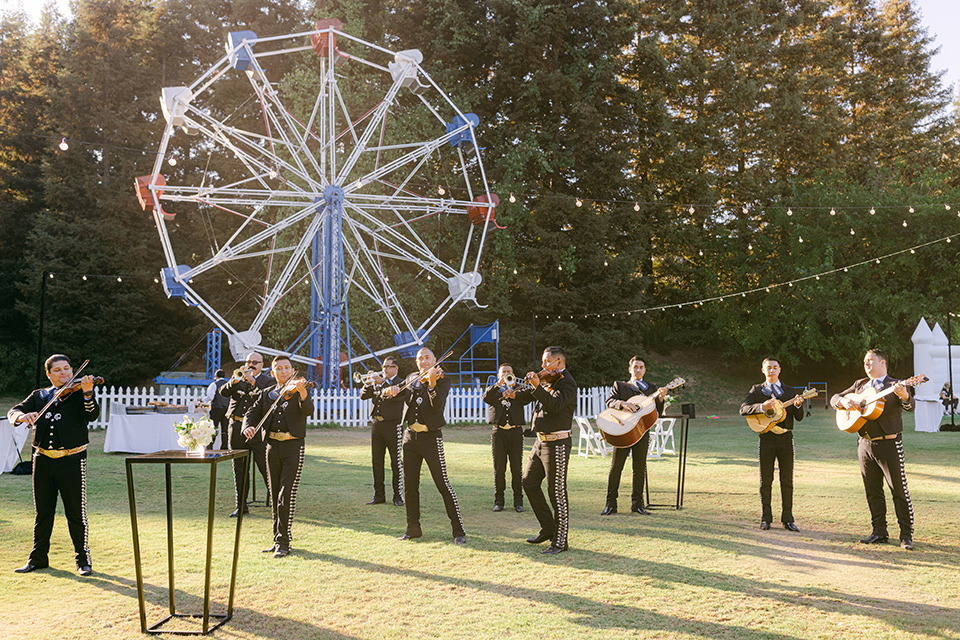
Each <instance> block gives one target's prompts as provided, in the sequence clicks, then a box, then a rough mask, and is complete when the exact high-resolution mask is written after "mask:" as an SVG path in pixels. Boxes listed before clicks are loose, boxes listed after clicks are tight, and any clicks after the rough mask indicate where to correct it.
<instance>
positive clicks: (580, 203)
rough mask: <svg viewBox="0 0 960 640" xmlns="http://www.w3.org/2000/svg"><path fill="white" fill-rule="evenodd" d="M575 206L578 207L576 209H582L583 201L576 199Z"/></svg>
mask: <svg viewBox="0 0 960 640" xmlns="http://www.w3.org/2000/svg"><path fill="white" fill-rule="evenodd" d="M577 206H578V207H582V206H583V200H581V199H580V198H577Z"/></svg>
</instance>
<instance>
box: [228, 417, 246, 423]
mask: <svg viewBox="0 0 960 640" xmlns="http://www.w3.org/2000/svg"><path fill="white" fill-rule="evenodd" d="M230 419H231V420H239V421H240V422H243V416H230Z"/></svg>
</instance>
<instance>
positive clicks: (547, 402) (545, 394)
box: [517, 347, 577, 554]
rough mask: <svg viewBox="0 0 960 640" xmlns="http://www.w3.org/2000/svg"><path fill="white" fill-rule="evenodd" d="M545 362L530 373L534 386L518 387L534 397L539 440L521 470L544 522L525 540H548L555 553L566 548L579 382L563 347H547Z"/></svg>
mask: <svg viewBox="0 0 960 640" xmlns="http://www.w3.org/2000/svg"><path fill="white" fill-rule="evenodd" d="M542 362H543V370H542V371H541V372H540V373H528V374H527V376H526V383H527V385H529V387H530V390H522V391H520V392H518V393H517V397H518V398H521V399H524V400H529V399H532V400H534V401H535V402H536V404H534V406H533V432H534V433H535V434H536V436H537V440H536V442H534V443H533V450H532V451H531V452H530V458H529V460H528V461H527V468H526V470H525V471H524V473H523V489H524V491H526V493H527V498H528V499H529V500H530V507H531V508H532V509H533V513H534V514H536V516H537V520H538V521H539V523H540V533H538V534H537V535H535V536H533V537H532V538H527V542H529V543H531V544H540V543H541V542H546V541H547V540H550V541H551V543H550V546H549V547H547V548H546V549H544V550H543V552H542V553H545V554H555V553H562V552H564V551H566V550H567V548H568V544H567V530H568V528H569V520H568V518H569V504H568V500H567V465H568V463H569V462H570V448H571V439H570V429H571V427H572V426H573V413H574V410H575V409H576V407H577V383H576V381H575V380H574V379H573V376H572V375H570V372H569V371H567V356H566V354H565V353H564V351H563V349H561V348H560V347H547V348H546V349H544V351H543V356H542ZM546 380H549V382H547V381H546ZM544 478H546V480H547V492H548V493H549V495H550V504H549V505H548V504H547V499H546V497H545V496H544V495H543V488H542V486H541V485H542V484H543V480H544ZM551 506H552V507H553V511H552V512H551V510H550V508H551Z"/></svg>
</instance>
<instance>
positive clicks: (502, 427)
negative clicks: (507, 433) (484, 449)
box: [497, 424, 520, 429]
mask: <svg viewBox="0 0 960 640" xmlns="http://www.w3.org/2000/svg"><path fill="white" fill-rule="evenodd" d="M519 426H520V425H517V424H498V425H497V429H516V428H517V427H519Z"/></svg>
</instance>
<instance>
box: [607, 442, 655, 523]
mask: <svg viewBox="0 0 960 640" xmlns="http://www.w3.org/2000/svg"><path fill="white" fill-rule="evenodd" d="M649 450H650V431H649V430H648V431H647V432H646V433H645V434H643V437H642V438H640V440H639V441H638V442H637V444H635V445H633V446H632V447H617V448H616V449H614V450H613V456H612V459H611V460H610V473H609V474H607V505H609V506H611V507H616V506H617V496H618V495H619V494H620V476H621V475H622V474H623V465H624V464H626V462H627V456H629V455H632V456H633V492H632V493H631V494H630V509H631V510H633V509H636V508H637V507H642V506H643V481H644V477H645V476H646V473H647V451H649Z"/></svg>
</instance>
